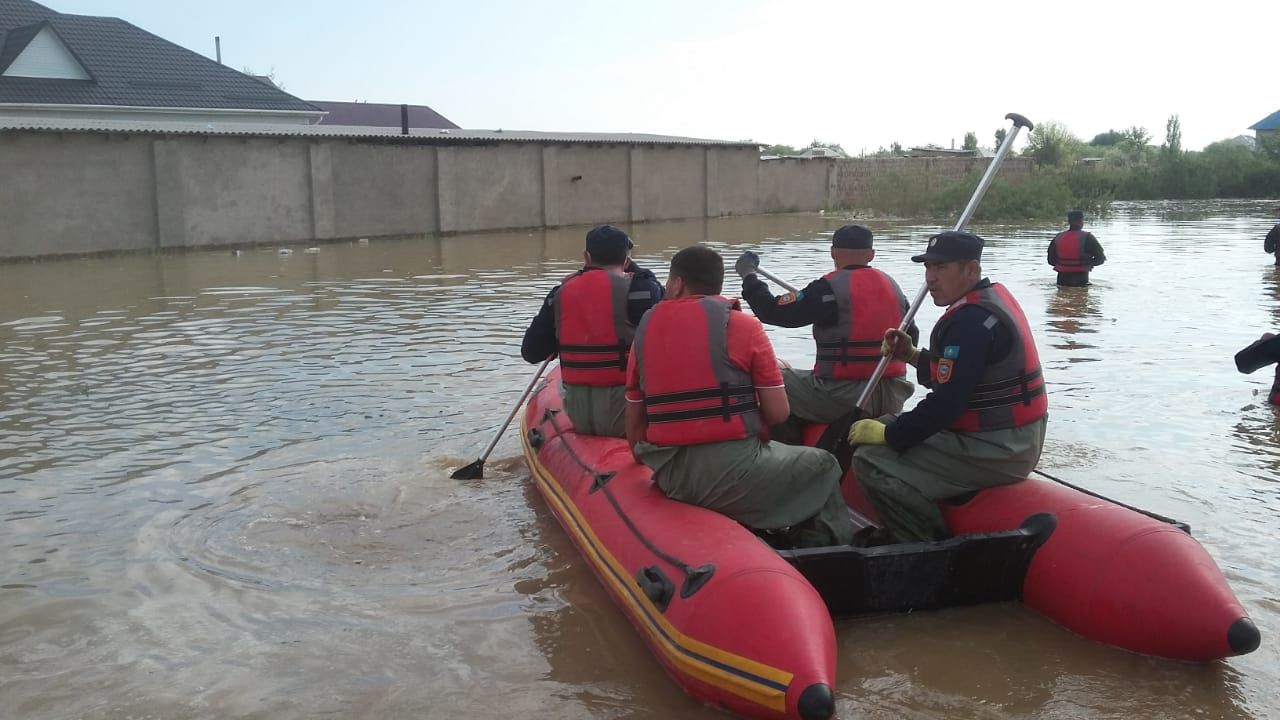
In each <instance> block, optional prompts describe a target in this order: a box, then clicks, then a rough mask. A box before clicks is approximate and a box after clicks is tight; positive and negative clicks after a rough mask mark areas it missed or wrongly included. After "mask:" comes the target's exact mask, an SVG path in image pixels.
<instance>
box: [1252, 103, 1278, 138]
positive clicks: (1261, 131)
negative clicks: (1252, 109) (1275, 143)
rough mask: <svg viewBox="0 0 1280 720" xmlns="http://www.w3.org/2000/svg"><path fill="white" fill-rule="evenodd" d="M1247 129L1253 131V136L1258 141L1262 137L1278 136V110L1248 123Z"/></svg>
mask: <svg viewBox="0 0 1280 720" xmlns="http://www.w3.org/2000/svg"><path fill="white" fill-rule="evenodd" d="M1249 129H1250V130H1252V131H1253V132H1254V137H1255V139H1257V140H1258V141H1261V140H1262V139H1263V138H1274V137H1280V135H1277V133H1280V110H1277V111H1275V112H1273V113H1271V114H1270V115H1268V116H1266V117H1264V118H1262V119H1261V120H1259V121H1258V122H1256V123H1254V124H1252V125H1250V126H1249Z"/></svg>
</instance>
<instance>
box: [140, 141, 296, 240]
mask: <svg viewBox="0 0 1280 720" xmlns="http://www.w3.org/2000/svg"><path fill="white" fill-rule="evenodd" d="M180 142H181V143H182V144H181V172H182V177H181V183H182V185H181V189H182V195H183V197H182V202H183V203H184V207H183V211H182V217H183V219H184V225H185V237H183V238H170V237H164V236H163V235H162V236H161V238H160V240H161V243H162V244H164V245H165V246H175V245H176V246H198V245H225V244H232V243H253V242H289V241H296V240H309V239H312V238H314V237H315V233H314V230H315V229H314V228H313V227H312V225H313V215H312V206H311V151H310V147H311V143H310V142H299V141H296V140H293V141H289V140H265V139H257V138H251V139H238V138H204V139H201V140H187V139H185V138H184V139H183V140H182V141H180Z"/></svg>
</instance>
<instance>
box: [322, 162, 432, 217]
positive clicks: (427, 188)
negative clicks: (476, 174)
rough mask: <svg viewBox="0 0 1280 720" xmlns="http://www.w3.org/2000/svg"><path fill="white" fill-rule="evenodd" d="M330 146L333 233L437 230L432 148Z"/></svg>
mask: <svg viewBox="0 0 1280 720" xmlns="http://www.w3.org/2000/svg"><path fill="white" fill-rule="evenodd" d="M329 147H330V155H331V167H332V169H333V183H332V186H333V228H334V229H333V234H334V236H335V237H372V236H376V235H412V234H414V233H421V232H435V231H436V230H438V229H439V227H440V219H439V214H438V212H437V206H436V203H437V190H436V148H434V147H430V146H427V145H409V146H400V145H361V144H357V143H350V142H340V143H334V144H333V145H331V146H329ZM321 202H323V201H321ZM391 209H394V212H389V210H391Z"/></svg>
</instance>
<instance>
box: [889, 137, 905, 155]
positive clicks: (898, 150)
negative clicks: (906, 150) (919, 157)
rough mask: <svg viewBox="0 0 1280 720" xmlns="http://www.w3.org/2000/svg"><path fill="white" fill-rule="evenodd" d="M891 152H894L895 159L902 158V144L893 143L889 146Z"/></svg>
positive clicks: (895, 141)
mask: <svg viewBox="0 0 1280 720" xmlns="http://www.w3.org/2000/svg"><path fill="white" fill-rule="evenodd" d="M889 150H890V151H892V152H893V156H894V157H902V143H900V142H898V141H897V140H894V141H893V144H892V145H890V146H889Z"/></svg>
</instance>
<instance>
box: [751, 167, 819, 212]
mask: <svg viewBox="0 0 1280 720" xmlns="http://www.w3.org/2000/svg"><path fill="white" fill-rule="evenodd" d="M833 163H834V161H833V160H797V159H791V158H780V159H777V160H761V161H760V162H759V163H757V168H758V169H757V176H756V177H757V178H758V187H759V191H758V194H757V197H758V198H759V200H758V205H757V207H759V208H760V212H791V211H795V210H816V209H818V208H822V207H825V206H827V205H828V204H829V202H828V197H827V195H828V187H827V185H828V176H829V174H830V172H831V166H832V164H833Z"/></svg>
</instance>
